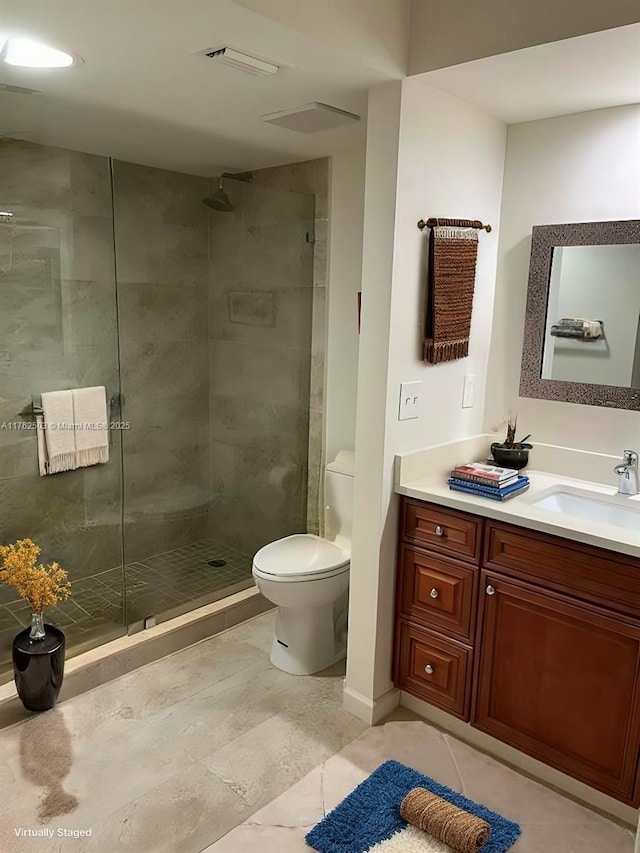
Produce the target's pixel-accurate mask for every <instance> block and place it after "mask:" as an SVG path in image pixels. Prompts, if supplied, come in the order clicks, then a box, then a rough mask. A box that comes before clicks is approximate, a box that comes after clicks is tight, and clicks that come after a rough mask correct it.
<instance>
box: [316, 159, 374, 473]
mask: <svg viewBox="0 0 640 853" xmlns="http://www.w3.org/2000/svg"><path fill="white" fill-rule="evenodd" d="M364 178H365V151H364V148H362V149H360V150H356V151H347V152H343V153H342V154H336V155H334V156H333V157H332V158H331V181H330V186H331V194H330V201H329V203H330V210H331V215H330V222H329V225H330V232H329V288H328V298H329V303H328V324H327V330H328V340H327V383H326V435H327V459H334V458H335V455H336V453H337V452H338V450H353V449H354V447H355V440H356V398H357V393H358V345H359V340H358V338H359V336H358V312H357V305H358V291H359V290H360V287H361V284H362V228H363V218H364Z"/></svg>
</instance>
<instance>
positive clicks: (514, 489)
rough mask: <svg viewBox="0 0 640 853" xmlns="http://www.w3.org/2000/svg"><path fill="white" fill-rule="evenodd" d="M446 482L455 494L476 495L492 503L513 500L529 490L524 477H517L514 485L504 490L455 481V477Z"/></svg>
mask: <svg viewBox="0 0 640 853" xmlns="http://www.w3.org/2000/svg"><path fill="white" fill-rule="evenodd" d="M447 482H448V483H449V488H450V489H452V490H453V491H455V492H466V493H467V494H469V495H478V496H479V497H481V498H489V499H490V500H493V501H508V500H509V498H515V496H516V495H519V494H520V493H521V492H526V491H527V489H528V488H529V478H528V477H527V476H525V475H521V476H519V477H518V479H517V480H516V482H515V483H512V484H511V485H510V486H507V487H506V488H504V489H496V488H494V487H493V486H481V485H480V484H479V483H469V482H468V481H467V480H457V479H456V478H455V477H449V479H448V481H447Z"/></svg>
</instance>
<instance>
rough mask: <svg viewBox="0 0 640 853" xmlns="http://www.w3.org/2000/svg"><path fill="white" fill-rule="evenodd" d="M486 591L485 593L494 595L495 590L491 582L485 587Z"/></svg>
mask: <svg viewBox="0 0 640 853" xmlns="http://www.w3.org/2000/svg"><path fill="white" fill-rule="evenodd" d="M486 592H487V595H495V594H496V591H495V589H494V588H493V587H492V586H491V584H489V586H488V587H487V590H486Z"/></svg>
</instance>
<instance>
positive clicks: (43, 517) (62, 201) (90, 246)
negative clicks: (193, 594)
mask: <svg viewBox="0 0 640 853" xmlns="http://www.w3.org/2000/svg"><path fill="white" fill-rule="evenodd" d="M0 210H1V211H3V214H0V422H1V423H2V429H0V505H1V508H2V509H1V512H0V542H2V543H3V544H4V543H8V542H13V541H15V540H16V539H20V538H25V537H30V538H32V539H33V540H35V541H36V542H37V544H38V545H40V546H41V548H42V552H43V553H42V558H43V560H45V561H47V562H49V561H52V560H57V561H58V562H60V563H61V565H62V566H63V567H64V568H66V569H67V570H68V572H69V576H70V579H71V581H72V598H71V599H70V600H69V601H67V602H61V603H60V604H59V605H58V606H57V607H56V608H47V610H46V611H45V617H46V618H48V620H49V621H52V622H54V623H55V624H56V625H57V626H59V627H60V628H62V629H63V630H64V631H65V634H66V636H67V648H68V650H69V652H70V653H71V654H74V653H77V652H79V651H81V650H84V649H86V648H88V647H90V646H92V645H96V644H98V643H100V642H104V641H106V640H108V639H111V638H113V637H114V636H118V635H120V634H122V633H123V631H124V627H123V625H124V612H123V610H124V608H123V570H122V564H123V561H122V524H121V514H122V504H121V488H122V483H121V451H120V440H121V435H120V433H119V432H116V431H113V432H112V433H111V435H110V439H111V449H110V461H109V462H108V463H107V464H101V465H96V466H94V467H92V468H83V469H79V470H77V471H70V472H65V473H61V474H55V475H49V476H46V477H40V476H39V469H38V456H37V437H36V432H35V430H34V429H33V428H26V429H25V428H22V426H32V425H33V417H32V408H33V401H34V400H35V401H39V398H40V395H41V394H42V392H43V391H53V390H62V389H68V388H77V387H85V386H91V385H104V386H106V388H107V393H108V395H109V396H110V397H111V396H115V399H116V401H117V399H118V398H117V395H118V393H119V368H118V342H117V315H116V290H115V277H114V262H113V258H114V255H113V221H112V206H111V178H110V169H109V161H108V159H107V158H105V157H95V156H92V155H88V154H81V153H78V152H73V151H66V150H62V149H57V148H50V147H45V146H41V145H34V144H31V143H28V142H22V141H18V140H2V141H0ZM113 414H114V419H115V420H118V419H119V412H114V413H113ZM29 610H30V608H29V606H28V605H27V604H26V603H25V602H24V601H22V600H21V599H19V598H18V597H17V595H16V594H15V593H14V591H13V590H12V589H11V588H9V587H7V586H0V680H7V678H9V677H10V667H11V641H12V639H13V636H14V635H15V634H16V633H17V632H18V631H19V630H20V628H21V627H24V626H26V625H28V622H29Z"/></svg>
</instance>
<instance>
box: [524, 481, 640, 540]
mask: <svg viewBox="0 0 640 853" xmlns="http://www.w3.org/2000/svg"><path fill="white" fill-rule="evenodd" d="M531 506H534V507H537V508H538V509H546V510H551V511H552V512H558V513H562V514H564V515H573V516H578V517H579V518H583V519H585V520H586V521H595V522H598V523H600V524H611V525H613V526H614V527H623V528H625V530H635V531H640V501H638V500H633V499H631V498H629V497H626V496H624V495H618V494H615V495H605V494H600V493H598V492H590V491H587V490H585V489H578V488H575V487H572V486H557V487H555V488H553V489H550V490H548V491H546V492H545V493H544V494H542V495H540V496H539V497H538V498H536V499H535V500H533V501H531Z"/></svg>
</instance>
